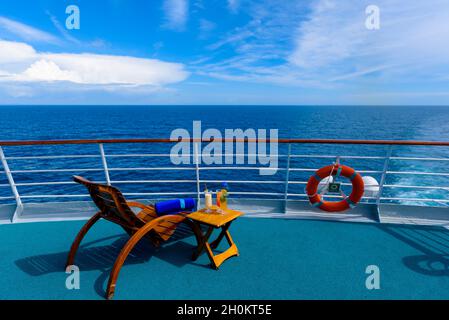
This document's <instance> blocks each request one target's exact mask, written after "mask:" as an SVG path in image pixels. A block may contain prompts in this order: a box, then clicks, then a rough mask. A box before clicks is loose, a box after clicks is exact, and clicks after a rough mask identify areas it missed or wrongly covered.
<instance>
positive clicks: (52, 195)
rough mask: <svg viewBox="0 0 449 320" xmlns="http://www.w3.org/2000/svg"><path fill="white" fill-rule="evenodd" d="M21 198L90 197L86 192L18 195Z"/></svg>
mask: <svg viewBox="0 0 449 320" xmlns="http://www.w3.org/2000/svg"><path fill="white" fill-rule="evenodd" d="M20 197H21V198H26V199H34V198H85V197H90V195H88V194H38V195H24V196H22V195H20Z"/></svg>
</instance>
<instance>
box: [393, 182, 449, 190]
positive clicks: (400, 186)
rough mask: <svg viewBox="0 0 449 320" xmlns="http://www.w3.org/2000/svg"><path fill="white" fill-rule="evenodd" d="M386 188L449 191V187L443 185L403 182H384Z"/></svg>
mask: <svg viewBox="0 0 449 320" xmlns="http://www.w3.org/2000/svg"><path fill="white" fill-rule="evenodd" d="M384 188H409V189H438V190H448V191H449V187H441V186H411V185H401V184H384Z"/></svg>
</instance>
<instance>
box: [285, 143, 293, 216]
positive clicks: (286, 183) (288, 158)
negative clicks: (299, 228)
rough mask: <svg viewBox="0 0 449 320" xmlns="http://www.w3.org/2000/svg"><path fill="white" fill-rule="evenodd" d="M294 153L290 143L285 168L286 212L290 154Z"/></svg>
mask: <svg viewBox="0 0 449 320" xmlns="http://www.w3.org/2000/svg"><path fill="white" fill-rule="evenodd" d="M291 154H292V145H291V144H290V143H289V144H288V151H287V165H286V168H285V188H284V213H287V198H288V182H289V175H290V156H291Z"/></svg>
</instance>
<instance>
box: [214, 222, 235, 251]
mask: <svg viewBox="0 0 449 320" xmlns="http://www.w3.org/2000/svg"><path fill="white" fill-rule="evenodd" d="M230 226H231V223H230V222H229V223H227V224H225V225H224V226H223V227H222V228H221V232H220V234H219V235H218V237H217V239H215V240H214V241H212V242H211V244H210V247H211V248H212V249H216V248H217V247H218V245H219V244H220V242H221V240H223V237H224V236H225V235H226V233H227V232H228V229H229V227H230ZM228 242H229V241H228ZM229 245H231V244H229Z"/></svg>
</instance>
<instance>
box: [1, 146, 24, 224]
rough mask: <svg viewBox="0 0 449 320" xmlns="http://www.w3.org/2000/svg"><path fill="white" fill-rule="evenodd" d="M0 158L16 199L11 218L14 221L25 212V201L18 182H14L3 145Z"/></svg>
mask: <svg viewBox="0 0 449 320" xmlns="http://www.w3.org/2000/svg"><path fill="white" fill-rule="evenodd" d="M0 159H1V161H2V165H3V168H4V169H5V174H6V178H7V179H8V182H9V185H10V186H11V191H12V193H13V195H14V199H15V200H16V210H15V211H14V215H13V216H12V218H11V222H14V221H15V220H16V219H17V218H18V217H19V216H20V214H21V213H22V212H23V203H22V200H21V199H20V194H19V192H18V191H17V187H16V183H15V182H14V178H13V177H12V173H11V170H10V169H9V166H8V162H7V161H6V157H5V154H4V152H3V149H2V147H0Z"/></svg>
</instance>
